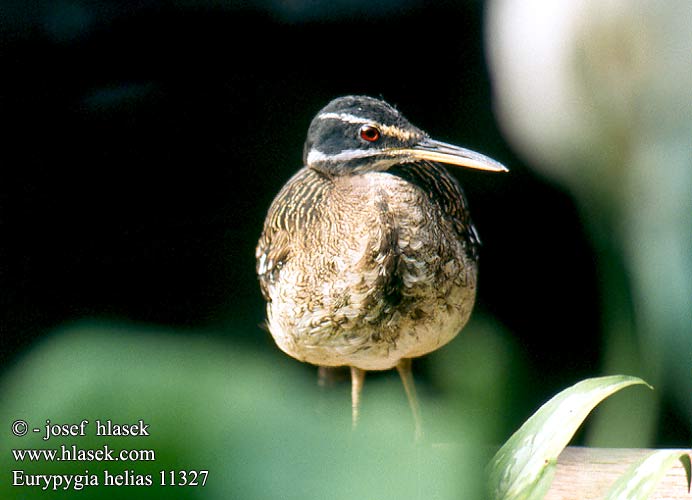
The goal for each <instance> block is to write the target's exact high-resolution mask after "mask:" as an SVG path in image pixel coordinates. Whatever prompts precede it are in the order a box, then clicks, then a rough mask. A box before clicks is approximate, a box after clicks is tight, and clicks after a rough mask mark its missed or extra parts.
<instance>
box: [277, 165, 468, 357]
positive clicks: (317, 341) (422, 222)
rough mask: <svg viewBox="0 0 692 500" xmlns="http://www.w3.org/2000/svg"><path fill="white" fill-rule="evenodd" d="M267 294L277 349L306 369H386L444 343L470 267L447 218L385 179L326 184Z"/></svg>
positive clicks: (462, 309) (458, 322)
mask: <svg viewBox="0 0 692 500" xmlns="http://www.w3.org/2000/svg"><path fill="white" fill-rule="evenodd" d="M326 194H327V195H326V196H323V197H322V198H321V203H320V205H319V207H306V208H305V209H306V210H317V211H318V212H319V213H317V214H314V217H312V218H311V221H312V222H311V224H308V225H306V226H305V227H303V228H302V229H301V230H300V232H299V233H300V234H296V235H294V237H295V238H294V240H293V241H292V248H291V258H290V259H287V261H286V263H285V264H284V265H283V267H282V268H281V270H280V273H279V276H278V279H277V280H276V282H275V284H274V285H273V286H272V287H271V290H270V296H271V297H270V302H269V307H268V318H269V326H270V330H271V332H272V334H273V335H274V337H275V339H276V340H277V343H278V344H279V346H280V347H281V348H282V349H283V350H284V351H286V352H287V353H289V354H291V355H292V356H294V357H297V358H298V359H303V360H305V361H309V362H312V363H315V364H322V365H342V364H351V365H354V366H360V367H361V368H365V369H385V368H390V367H391V366H394V365H395V364H396V362H397V361H398V359H400V358H401V357H414V356H420V355H422V354H425V353H427V352H429V351H432V350H434V349H436V348H438V347H439V346H440V345H442V344H444V343H446V342H448V341H449V340H451V338H453V337H454V336H455V335H456V333H457V332H458V330H459V329H460V328H461V327H462V326H463V324H464V323H465V322H466V320H467V319H468V316H469V314H470V311H471V307H472V305H473V300H474V297H475V279H476V266H475V260H474V259H472V258H471V257H470V254H469V249H468V248H467V245H466V244H465V242H464V240H463V238H461V237H460V235H459V234H458V231H457V229H456V227H455V222H454V221H453V220H451V218H450V217H449V216H448V214H445V213H444V211H443V210H442V209H441V208H440V206H439V205H438V204H436V203H434V202H433V201H431V199H430V195H429V193H426V192H424V191H423V190H422V189H420V187H418V186H416V185H414V184H412V183H410V182H409V181H407V180H405V179H402V178H400V177H398V176H396V175H391V174H388V173H382V172H378V173H366V174H361V175H356V176H351V177H338V178H336V179H333V180H332V185H330V186H329V192H328V193H326Z"/></svg>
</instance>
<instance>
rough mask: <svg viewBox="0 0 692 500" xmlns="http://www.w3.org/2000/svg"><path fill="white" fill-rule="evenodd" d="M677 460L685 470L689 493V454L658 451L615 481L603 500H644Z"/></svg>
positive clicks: (676, 451)
mask: <svg viewBox="0 0 692 500" xmlns="http://www.w3.org/2000/svg"><path fill="white" fill-rule="evenodd" d="M678 460H679V461H680V462H681V463H682V465H683V467H684V468H685V473H686V475H687V490H688V491H689V489H690V480H691V474H692V473H691V471H690V469H691V464H690V455H689V453H688V452H686V451H680V450H660V451H657V452H654V453H652V454H651V455H649V456H648V457H645V458H644V459H642V460H640V461H639V462H637V463H635V464H633V465H632V466H631V467H630V468H629V469H628V470H627V472H625V473H624V474H623V475H622V476H620V477H619V478H618V480H617V481H615V484H613V487H612V488H611V489H610V491H609V492H608V494H607V495H606V496H605V498H604V500H646V499H647V498H649V497H650V496H651V494H652V493H653V491H654V489H655V488H656V485H657V484H658V482H659V481H660V480H661V478H662V477H663V476H664V475H665V473H666V471H667V470H668V469H670V468H671V467H672V466H673V464H674V463H675V462H676V461H678Z"/></svg>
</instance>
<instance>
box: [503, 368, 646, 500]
mask: <svg viewBox="0 0 692 500" xmlns="http://www.w3.org/2000/svg"><path fill="white" fill-rule="evenodd" d="M633 384H645V385H646V382H644V381H643V380H641V379H639V378H637V377H628V376H624V375H615V376H610V377H599V378H591V379H587V380H584V381H582V382H579V383H577V384H575V385H573V386H572V387H570V388H568V389H565V390H564V391H562V392H560V393H559V394H557V395H556V396H554V397H553V398H552V399H551V400H550V401H548V402H547V403H545V404H544V405H543V406H541V408H540V409H539V410H538V411H537V412H536V413H534V414H533V415H532V416H531V418H529V419H528V420H527V421H526V422H525V423H524V425H522V426H521V428H520V429H519V430H518V431H517V432H515V433H514V434H513V435H512V437H510V438H509V440H507V442H506V443H505V444H504V445H503V446H502V448H500V450H499V451H498V452H497V454H496V455H495V457H493V460H492V461H491V463H490V486H491V491H492V492H493V498H496V499H502V500H519V499H522V500H523V499H539V498H542V497H543V496H544V495H545V493H546V492H547V491H548V488H549V487H550V484H551V482H552V479H553V476H554V474H555V466H556V463H557V457H558V455H559V454H560V452H561V451H562V450H563V449H564V447H565V446H567V443H568V442H569V441H570V439H572V436H573V435H574V433H575V432H576V431H577V429H578V428H579V426H580V425H581V423H582V422H583V420H584V419H585V418H586V416H587V415H588V414H589V413H590V412H591V410H592V409H593V408H594V407H595V406H596V405H597V404H598V403H599V402H601V401H602V400H603V399H605V398H606V397H608V396H610V395H611V394H613V393H615V392H617V391H619V390H620V389H623V388H625V387H627V386H630V385H633Z"/></svg>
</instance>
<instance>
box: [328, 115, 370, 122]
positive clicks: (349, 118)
mask: <svg viewBox="0 0 692 500" xmlns="http://www.w3.org/2000/svg"><path fill="white" fill-rule="evenodd" d="M317 118H319V119H320V120H341V121H342V122H346V123H372V120H368V119H367V118H361V117H360V116H356V115H352V114H351V113H322V114H321V115H318V116H317Z"/></svg>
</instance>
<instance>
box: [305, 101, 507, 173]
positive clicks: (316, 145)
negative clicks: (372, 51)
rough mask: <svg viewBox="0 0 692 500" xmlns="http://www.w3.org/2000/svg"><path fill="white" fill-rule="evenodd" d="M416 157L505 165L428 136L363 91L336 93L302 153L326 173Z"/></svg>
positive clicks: (379, 167)
mask: <svg viewBox="0 0 692 500" xmlns="http://www.w3.org/2000/svg"><path fill="white" fill-rule="evenodd" d="M419 161H433V162H439V163H445V164H448V165H456V166H460V167H469V168H476V169H481V170H490V171H494V172H504V171H506V170H507V169H506V168H505V167H504V166H503V165H502V164H500V163H498V162H496V161H495V160H493V159H491V158H488V157H487V156H484V155H482V154H480V153H476V152H474V151H471V150H468V149H464V148H460V147H458V146H453V145H451V144H446V143H444V142H440V141H436V140H434V139H431V138H430V137H429V136H428V134H426V133H425V132H423V131H422V130H421V129H419V128H417V127H415V126H414V125H412V124H411V123H410V122H409V121H408V120H407V119H406V118H404V117H403V115H402V114H401V113H399V111H397V110H396V109H395V108H393V107H392V106H390V105H389V104H387V103H386V102H384V101H381V100H379V99H373V98H372V97H365V96H346V97H339V98H337V99H334V100H333V101H332V102H330V103H329V104H327V105H326V106H325V107H324V108H323V109H322V110H321V111H320V112H319V113H317V115H316V116H315V118H313V120H312V123H311V124H310V128H309V129H308V137H307V141H306V142H305V149H304V152H303V162H304V164H305V165H307V166H308V167H310V168H313V169H315V170H318V171H320V172H323V173H325V174H327V175H330V176H334V175H348V174H355V173H365V172H377V171H386V170H387V169H389V168H390V167H392V166H393V165H397V164H405V163H412V162H419Z"/></svg>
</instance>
